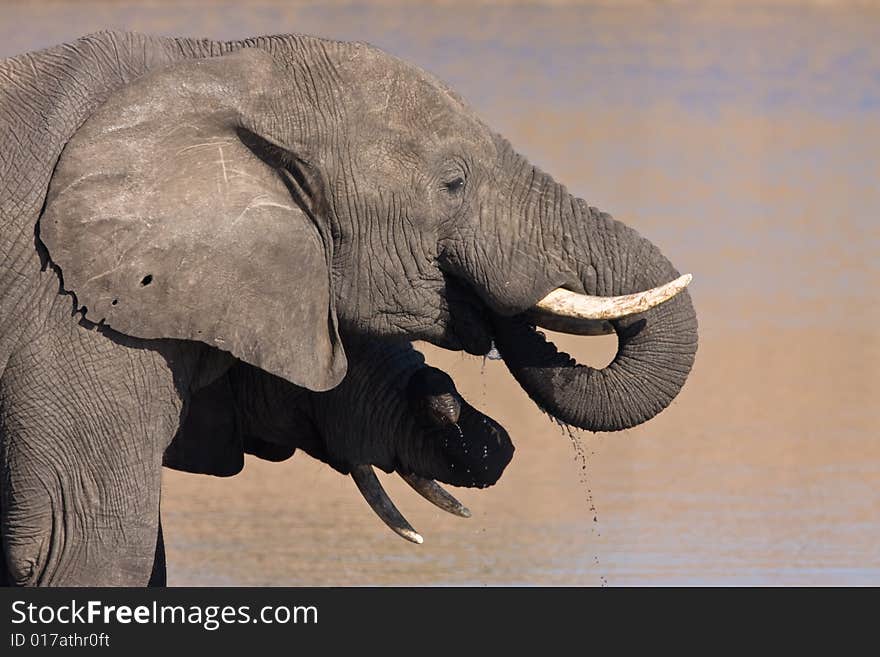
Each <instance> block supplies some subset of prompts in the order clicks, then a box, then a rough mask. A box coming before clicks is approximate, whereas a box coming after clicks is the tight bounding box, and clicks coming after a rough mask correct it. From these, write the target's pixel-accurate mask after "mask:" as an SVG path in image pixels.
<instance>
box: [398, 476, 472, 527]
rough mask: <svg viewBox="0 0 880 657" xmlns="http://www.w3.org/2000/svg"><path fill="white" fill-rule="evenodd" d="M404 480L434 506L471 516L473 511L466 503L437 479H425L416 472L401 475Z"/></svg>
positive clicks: (459, 515) (463, 516) (455, 514)
mask: <svg viewBox="0 0 880 657" xmlns="http://www.w3.org/2000/svg"><path fill="white" fill-rule="evenodd" d="M400 476H401V477H403V480H404V481H405V482H406V483H408V484H409V485H410V486H412V487H413V489H414V490H415V491H416V492H417V493H418V494H419V495H421V496H422V497H424V498H425V499H426V500H428V501H429V502H430V503H431V504H433V505H434V506H437V507H439V508H441V509H443V510H444V511H446V512H447V513H451V514H452V515H454V516H458V517H460V518H470V517H471V512H470V509H468V508H467V507H466V506H465V505H464V504H462V503H461V502H459V501H458V500H457V499H455V498H454V497H453V496H452V495H450V494H449V493H448V492H447V491H445V490H443V487H442V486H441V485H440V484H438V483H437V482H436V481H433V480H431V479H425V478H424V477H420V476H419V475H416V474H405V475H400Z"/></svg>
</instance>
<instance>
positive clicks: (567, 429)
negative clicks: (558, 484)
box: [550, 415, 608, 586]
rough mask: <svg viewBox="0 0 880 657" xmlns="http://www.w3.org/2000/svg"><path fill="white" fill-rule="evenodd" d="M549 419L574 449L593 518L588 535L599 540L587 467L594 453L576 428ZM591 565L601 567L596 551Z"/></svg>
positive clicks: (604, 582)
mask: <svg viewBox="0 0 880 657" xmlns="http://www.w3.org/2000/svg"><path fill="white" fill-rule="evenodd" d="M550 419H551V420H552V421H553V422H554V423H556V425H557V426H558V427H559V429H560V432H561V433H562V435H564V436H567V437H568V440H569V442H570V443H571V446H572V448H573V449H574V460H575V462H576V463H577V466H578V481H579V482H580V484H581V486H582V487H583V490H584V491H585V492H584V497H585V500H586V503H587V509H588V511H589V514H590V515H591V516H592V518H593V523H592V525H591V527H590V533H591V534H592V535H593V536H595V537H596V538H601V537H602V532H601V530H600V529H599V512H598V510H597V509H596V503H595V500H594V499H593V489H592V486H591V484H590V477H589V469H588V467H587V466H588V461H589V457H591V456H595V454H596V453H595V452H594V451H592V450H589V452H588V448H587V447H586V445H585V444H584V443H585V441H584V437H583V434H581V433H580V432H579V431H578V430H577V429H576V428H574V427H572V426H571V425H570V424H566V423H565V422H562V421H560V420H557V419H556V418H555V417H553V416H552V415H551V416H550ZM593 565H594V566H595V567H596V569H597V570H598V569H599V568H600V567H601V564H600V562H599V553H598V551H597V552H595V553H594V554H593ZM598 577H599V583H600V585H601V586H607V584H608V578H607V577H605V575H602V574H599V576H598Z"/></svg>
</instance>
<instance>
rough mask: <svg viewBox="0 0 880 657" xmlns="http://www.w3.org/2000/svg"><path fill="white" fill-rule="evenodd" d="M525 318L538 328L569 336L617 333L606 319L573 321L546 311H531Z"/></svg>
mask: <svg viewBox="0 0 880 657" xmlns="http://www.w3.org/2000/svg"><path fill="white" fill-rule="evenodd" d="M525 316H526V319H527V320H528V321H529V322H531V323H532V324H535V325H536V326H540V327H542V328H545V329H548V330H550V331H556V332H558V333H568V334H569V335H611V334H612V333H614V332H615V331H614V326H612V325H611V322H609V321H607V320H604V319H572V318H571V317H560V316H559V315H551V314H550V313H548V312H547V311H544V310H529V311H527V312H526V313H525Z"/></svg>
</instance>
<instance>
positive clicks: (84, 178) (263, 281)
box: [39, 37, 697, 489]
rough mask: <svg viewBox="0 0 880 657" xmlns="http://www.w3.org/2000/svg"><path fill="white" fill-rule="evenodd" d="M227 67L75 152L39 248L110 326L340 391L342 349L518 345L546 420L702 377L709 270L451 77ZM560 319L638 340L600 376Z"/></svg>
mask: <svg viewBox="0 0 880 657" xmlns="http://www.w3.org/2000/svg"><path fill="white" fill-rule="evenodd" d="M212 51H213V52H212V54H213V55H214V56H210V57H204V58H197V59H185V60H183V61H177V62H174V63H172V64H169V65H167V66H164V67H161V68H158V69H156V70H154V71H152V72H149V73H147V74H145V75H143V76H142V77H140V78H138V79H136V80H134V81H133V82H132V83H130V84H128V85H126V86H124V87H122V88H120V89H119V90H117V91H116V92H114V93H113V94H112V95H110V97H109V99H108V100H107V101H106V103H105V104H104V105H103V106H102V107H101V108H100V109H98V110H97V111H96V112H95V113H94V114H92V115H91V117H90V118H88V120H86V122H85V123H84V124H83V126H82V127H81V128H80V129H79V130H78V131H77V132H76V134H75V135H74V137H73V138H72V139H71V140H70V142H69V143H68V144H67V146H66V148H65V151H64V153H63V154H62V157H61V159H60V161H59V163H58V166H57V168H56V171H55V174H54V176H53V179H52V184H51V187H50V190H49V194H48V197H47V202H46V210H45V212H44V214H43V216H42V218H41V220H40V228H39V236H40V239H41V240H42V241H43V243H44V244H45V245H46V247H47V248H48V251H49V254H50V256H51V259H52V261H53V262H54V263H55V264H57V265H58V267H59V268H60V271H61V273H62V275H63V285H64V287H65V289H67V290H69V291H71V292H73V293H74V294H75V295H76V299H77V303H78V304H79V306H80V307H81V308H82V310H83V311H84V312H85V314H86V317H87V318H88V319H90V320H91V321H93V322H95V323H99V324H105V325H107V326H109V327H110V328H112V329H114V330H116V331H119V332H122V333H126V334H128V335H131V336H135V337H139V338H176V339H181V340H194V341H200V342H203V343H205V344H208V345H211V346H213V347H217V348H219V349H221V350H224V351H228V352H230V353H231V354H232V355H233V356H235V357H236V358H238V359H239V360H241V361H243V362H244V363H246V364H248V365H249V366H252V367H254V368H258V369H260V370H262V371H265V372H268V373H270V374H271V375H275V376H277V377H280V378H281V379H284V380H286V381H288V382H290V383H292V384H295V385H296V386H299V387H301V388H305V389H308V390H311V391H318V392H320V391H331V390H334V389H337V388H338V386H340V383H341V382H342V381H343V378H344V377H345V375H346V371H347V362H346V350H347V345H346V344H344V340H343V339H342V338H341V337H340V335H342V336H354V338H353V339H358V340H363V339H364V338H365V337H367V338H373V339H377V338H381V339H386V340H410V341H411V340H428V341H430V342H432V343H434V344H436V345H438V346H441V347H445V348H448V349H455V350H465V351H467V352H469V353H471V354H486V353H487V352H488V351H489V350H490V349H491V347H492V344H493V342H494V344H495V345H496V346H497V348H498V350H499V351H500V353H501V355H502V357H503V358H504V361H505V363H506V364H507V366H508V367H509V369H510V371H511V372H512V373H513V375H514V376H515V377H516V379H517V381H518V382H519V383H520V385H521V386H522V387H523V388H524V389H525V391H526V392H527V393H528V394H529V395H530V396H531V397H532V399H534V400H535V402H536V403H537V404H538V405H539V406H540V407H541V408H542V409H543V410H545V411H546V412H548V413H549V414H550V415H551V416H553V417H555V418H557V419H558V420H560V421H562V422H565V423H568V424H571V425H574V426H577V427H580V428H584V429H588V430H592V431H616V430H620V429H625V428H627V427H632V426H634V425H637V424H639V423H642V422H645V421H646V420H648V419H650V418H651V417H653V416H654V415H655V414H657V413H658V412H660V411H661V410H662V409H663V408H665V407H666V406H667V405H668V404H669V403H670V402H671V401H672V399H673V398H674V397H675V396H676V394H677V393H678V391H679V390H680V389H681V387H682V386H683V385H684V382H685V379H686V377H687V375H688V373H689V371H690V368H691V366H692V363H693V360H694V356H695V353H696V349H697V322H696V317H695V313H694V310H693V307H692V305H691V301H690V297H689V296H688V294H687V292H683V291H682V289H683V287H684V286H685V285H686V284H687V280H688V278H687V277H681V278H680V277H679V273H678V272H677V271H676V270H675V268H674V267H673V266H672V265H671V264H670V263H669V261H668V260H667V259H666V258H665V257H664V256H663V255H662V254H661V253H660V251H659V249H658V248H657V247H655V246H654V245H653V244H652V243H650V242H649V241H647V240H646V239H644V238H642V237H641V236H639V235H638V234H637V233H636V232H635V231H634V230H632V229H631V228H629V227H627V226H625V225H624V224H622V223H620V222H617V221H615V220H614V219H612V218H611V217H610V216H609V215H607V214H605V213H603V212H600V211H598V210H596V209H595V208H592V207H590V206H588V205H587V204H586V203H585V202H583V201H582V200H580V199H578V198H575V197H573V196H572V195H571V194H569V192H568V191H567V190H566V189H565V187H563V186H562V185H561V184H560V183H558V182H556V181H555V180H553V179H552V178H551V177H550V176H549V175H547V174H546V173H544V172H542V171H541V170H539V169H538V168H537V167H535V166H534V165H532V164H530V163H529V162H528V160H527V159H525V158H524V157H523V156H521V155H520V154H518V153H517V152H515V151H514V149H513V148H512V147H511V145H510V144H509V143H508V142H507V141H506V140H505V139H503V138H502V137H501V136H499V135H498V134H496V133H495V132H493V131H492V130H491V129H490V128H489V127H488V126H487V125H486V124H484V123H483V122H482V121H481V120H480V119H479V118H478V117H477V116H476V115H475V113H474V112H473V111H472V110H471V109H470V108H469V107H468V105H467V104H466V103H465V102H464V101H463V100H462V99H461V98H460V97H459V96H457V95H456V94H455V93H454V92H453V91H451V90H450V89H449V88H448V87H447V86H445V85H444V84H443V83H441V82H440V81H438V80H436V79H435V78H434V77H432V76H431V75H429V74H427V73H425V72H424V71H422V70H420V69H418V68H416V67H414V66H412V65H409V64H407V63H405V62H402V61H400V60H398V59H396V58H394V57H391V56H389V55H388V54H386V53H383V52H382V51H380V50H378V49H376V48H373V47H370V46H368V45H365V44H360V43H338V42H329V41H324V40H320V39H314V38H308V37H271V38H266V39H261V40H255V41H250V42H241V43H232V44H217V45H216V48H214V47H212ZM679 292H680V293H679ZM673 297H674V298H673ZM537 326H544V327H546V328H550V329H556V330H564V331H567V332H570V333H578V334H591V333H596V332H607V331H614V332H615V333H616V334H617V336H618V339H619V350H618V352H617V355H616V357H615V358H614V360H613V362H612V363H611V364H610V365H609V366H607V367H606V368H604V369H593V368H590V367H587V366H584V365H580V364H578V363H576V362H575V361H574V360H573V359H572V358H570V357H569V356H568V355H566V354H562V353H559V352H558V351H557V350H556V348H555V347H554V346H553V345H552V343H550V342H547V341H546V339H545V338H544V337H543V336H542V335H541V334H540V333H539V332H538V330H537V328H536V327H537ZM429 378H430V377H429ZM429 384H430V381H427V382H422V383H421V385H429ZM429 387H430V386H429ZM441 387H442V386H441ZM441 395H442V391H441ZM438 399H440V398H438ZM429 401H430V400H429ZM434 403H435V405H436V404H439V406H437V408H440V411H438V412H440V417H441V418H442V412H441V411H442V399H441V400H440V401H436V400H435V401H434ZM435 410H436V409H435ZM367 457H368V456H367ZM507 458H508V459H509V454H508V456H507ZM505 463H506V461H505ZM502 467H503V466H502ZM498 474H500V472H496V473H493V476H494V477H495V478H497V475H498ZM493 480H494V479H493ZM365 481H366V480H365V479H363V477H362V478H361V481H359V485H361V483H362V482H365ZM454 483H459V482H454ZM490 483H491V482H490ZM475 485H480V482H477V484H475ZM363 486H366V487H367V488H369V482H367V483H364V484H363ZM362 489H363V487H362Z"/></svg>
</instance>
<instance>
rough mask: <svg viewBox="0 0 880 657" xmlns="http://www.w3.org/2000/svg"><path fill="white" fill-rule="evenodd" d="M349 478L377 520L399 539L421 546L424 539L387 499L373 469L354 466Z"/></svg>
mask: <svg viewBox="0 0 880 657" xmlns="http://www.w3.org/2000/svg"><path fill="white" fill-rule="evenodd" d="M351 478H352V479H354V483H355V484H356V485H357V487H358V490H359V491H360V492H361V495H363V496H364V499H365V500H366V501H367V504H369V505H370V508H371V509H373V512H374V513H375V514H376V515H377V516H379V519H380V520H381V521H382V522H384V523H385V524H386V525H388V527H390V528H391V531H393V532H394V533H395V534H397V535H398V536H400V537H401V538H405V539H406V540H408V541H412V542H413V543H418V544H420V545H421V544H422V543H423V542H424V540H425V539H423V538H422V536H421V534H419V533H418V532H417V531H416V530H415V529H413V528H412V525H410V524H409V523H408V522H407V521H406V518H404V517H403V515H402V514H401V513H400V511H398V510H397V507H396V506H394V502H392V501H391V499H390V498H389V497H388V493H386V492H385V489H384V488H382V484H381V483H379V479H377V478H376V473H375V472H373V467H372V466H370V465H356V466H355V467H353V468H352V469H351Z"/></svg>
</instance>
